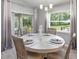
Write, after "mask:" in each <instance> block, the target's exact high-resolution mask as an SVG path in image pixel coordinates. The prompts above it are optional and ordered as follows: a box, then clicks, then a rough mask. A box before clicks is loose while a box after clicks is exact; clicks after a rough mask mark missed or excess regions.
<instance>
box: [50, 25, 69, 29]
mask: <svg viewBox="0 0 79 59" xmlns="http://www.w3.org/2000/svg"><path fill="white" fill-rule="evenodd" d="M50 28H55V29H56V30H65V29H69V28H70V25H62V26H60V25H57V26H51V27H50Z"/></svg>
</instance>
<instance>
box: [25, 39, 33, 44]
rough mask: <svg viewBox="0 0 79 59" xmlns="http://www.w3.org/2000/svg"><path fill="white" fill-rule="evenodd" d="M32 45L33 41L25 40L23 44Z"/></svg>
mask: <svg viewBox="0 0 79 59" xmlns="http://www.w3.org/2000/svg"><path fill="white" fill-rule="evenodd" d="M33 43H34V41H33V40H26V41H25V42H24V44H25V45H29V44H33Z"/></svg>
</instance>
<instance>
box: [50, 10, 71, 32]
mask: <svg viewBox="0 0 79 59" xmlns="http://www.w3.org/2000/svg"><path fill="white" fill-rule="evenodd" d="M49 28H55V29H56V30H57V31H66V32H69V31H70V12H69V11H66V12H56V13H51V14H50V22H49Z"/></svg>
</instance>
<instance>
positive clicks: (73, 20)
mask: <svg viewBox="0 0 79 59" xmlns="http://www.w3.org/2000/svg"><path fill="white" fill-rule="evenodd" d="M76 5H77V1H76V0H71V15H72V16H71V39H75V40H74V41H73V43H72V48H73V49H76V48H77V42H76V41H77V38H76V37H77V14H76V13H77V11H76V10H77V8H76V7H77V6H76ZM74 33H75V34H76V37H75V38H73V34H74Z"/></svg>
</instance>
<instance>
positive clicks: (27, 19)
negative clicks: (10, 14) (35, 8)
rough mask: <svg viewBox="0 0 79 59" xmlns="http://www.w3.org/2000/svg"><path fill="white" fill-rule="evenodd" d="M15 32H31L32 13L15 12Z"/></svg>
mask: <svg viewBox="0 0 79 59" xmlns="http://www.w3.org/2000/svg"><path fill="white" fill-rule="evenodd" d="M14 21H15V34H24V33H29V32H32V15H26V14H18V13H15V20H14Z"/></svg>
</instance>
